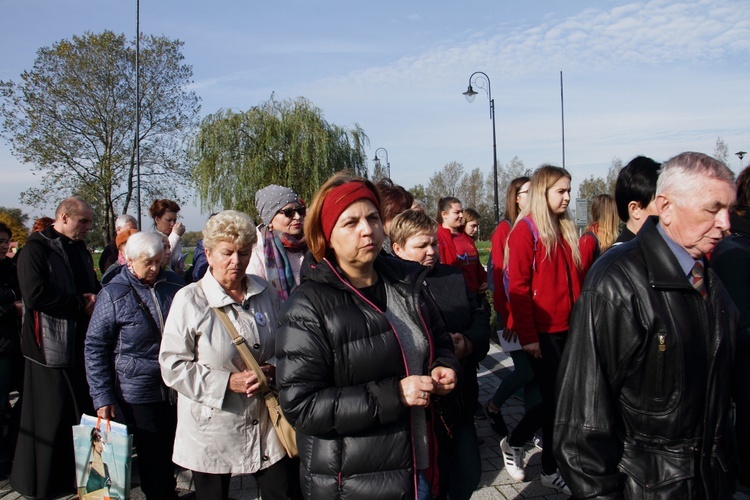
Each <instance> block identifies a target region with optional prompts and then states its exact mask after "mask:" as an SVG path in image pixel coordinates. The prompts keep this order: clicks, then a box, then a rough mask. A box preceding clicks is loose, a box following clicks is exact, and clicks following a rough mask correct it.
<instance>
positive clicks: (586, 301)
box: [553, 217, 738, 499]
mask: <svg viewBox="0 0 750 500" xmlns="http://www.w3.org/2000/svg"><path fill="white" fill-rule="evenodd" d="M657 222H658V219H657V218H656V217H651V218H649V220H647V221H646V223H645V224H644V225H643V227H642V228H641V230H640V231H639V232H638V236H637V237H636V239H634V240H632V241H630V242H628V243H624V244H622V245H618V246H617V247H614V248H612V249H611V250H609V251H607V252H606V253H604V254H603V255H602V256H601V257H600V258H599V259H598V260H597V261H596V262H595V263H594V266H593V267H592V268H591V270H590V271H589V273H588V275H587V277H586V282H585V283H584V287H583V291H582V293H581V297H580V298H579V299H578V302H577V303H576V305H575V307H574V309H573V314H572V316H571V323H570V334H569V337H568V341H567V344H566V346H565V351H564V353H563V357H562V361H561V363H560V373H559V375H558V392H557V394H558V398H557V411H556V415H555V428H554V443H553V449H554V452H555V458H557V462H558V466H559V467H560V471H561V472H562V474H563V477H564V478H565V480H566V481H567V484H568V486H569V487H570V489H571V491H572V492H573V495H574V496H575V497H577V498H612V499H614V498H660V499H661V498H663V499H673V498H691V499H704V498H705V499H709V498H710V499H721V498H731V496H732V491H733V488H734V485H733V480H732V479H731V469H732V468H733V465H734V459H735V445H734V433H733V429H732V423H731V420H730V418H729V402H730V388H731V378H730V372H731V369H732V362H733V355H734V349H735V328H736V325H737V320H738V312H737V309H736V308H735V307H734V304H732V301H731V299H730V298H729V295H728V294H727V291H726V290H725V289H724V286H723V285H722V284H721V281H720V280H719V279H718V278H717V277H716V274H715V273H714V272H713V270H712V269H710V268H707V272H706V275H705V283H706V289H707V292H708V296H707V300H708V301H709V307H708V308H707V307H706V304H705V302H704V299H703V297H701V294H700V293H698V291H697V290H695V289H694V288H693V287H692V285H691V284H690V282H689V281H688V279H687V277H686V275H685V273H684V272H683V270H682V268H681V267H680V265H679V263H678V261H677V259H676V258H675V256H674V254H673V253H672V251H671V250H670V249H669V247H668V246H667V243H666V242H665V241H664V239H663V238H662V237H661V235H660V234H659V233H658V231H657V228H656V223H657ZM707 309H708V310H710V311H712V312H709V311H708V310H707Z"/></svg>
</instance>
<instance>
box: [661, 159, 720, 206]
mask: <svg viewBox="0 0 750 500" xmlns="http://www.w3.org/2000/svg"><path fill="white" fill-rule="evenodd" d="M707 177H708V178H711V179H717V180H720V181H724V182H726V183H727V184H729V185H730V186H732V188H734V173H733V172H732V171H731V170H730V169H729V167H727V166H726V165H725V164H724V163H723V162H721V161H719V160H717V159H716V158H714V157H712V156H708V155H707V154H703V153H694V152H692V151H687V152H685V153H680V154H678V155H677V156H675V157H674V158H671V159H669V160H667V161H666V162H664V164H663V165H662V167H661V173H660V174H659V179H658V180H657V181H656V196H659V195H663V194H665V193H670V194H673V195H676V201H677V203H683V204H684V203H689V202H690V200H691V199H692V197H693V196H694V195H695V194H696V193H699V192H700V191H701V190H702V189H703V183H704V181H705V179H706V178H707Z"/></svg>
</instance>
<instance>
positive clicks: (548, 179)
mask: <svg viewBox="0 0 750 500" xmlns="http://www.w3.org/2000/svg"><path fill="white" fill-rule="evenodd" d="M563 177H567V178H568V179H571V176H570V172H568V171H567V170H565V169H564V168H561V167H555V166H554V165H542V166H541V167H539V168H537V169H536V170H535V171H534V173H533V175H532V176H531V186H530V187H529V202H528V203H527V204H526V208H524V209H523V210H522V211H521V213H520V214H518V219H517V220H516V221H515V223H514V224H513V230H515V229H516V226H517V225H518V224H519V223H520V222H521V219H523V218H524V217H526V216H531V218H532V219H533V220H534V224H536V227H537V231H539V241H541V243H542V245H544V252H545V256H546V257H547V258H549V256H550V253H551V252H552V250H554V249H555V248H556V247H557V240H558V237H559V236H560V235H562V237H563V239H564V240H565V241H566V242H567V243H568V246H569V247H570V250H571V252H572V253H573V262H575V265H576V267H578V268H580V267H581V252H580V251H579V250H578V232H577V231H576V226H575V222H574V221H573V217H572V215H571V214H570V210H568V209H566V210H565V212H564V213H562V214H561V215H559V216H557V217H554V218H553V217H552V216H551V214H550V209H549V203H548V202H547V191H549V190H550V188H551V187H552V186H554V185H555V183H556V182H557V181H559V180H560V179H561V178H563ZM524 224H525V222H524ZM509 249H510V248H509V246H506V247H505V263H506V265H507V263H508V254H509Z"/></svg>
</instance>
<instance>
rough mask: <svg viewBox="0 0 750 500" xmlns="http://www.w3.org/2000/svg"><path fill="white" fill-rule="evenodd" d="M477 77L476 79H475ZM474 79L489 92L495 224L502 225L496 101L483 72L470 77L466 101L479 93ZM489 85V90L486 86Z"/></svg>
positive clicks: (477, 84) (476, 72)
mask: <svg viewBox="0 0 750 500" xmlns="http://www.w3.org/2000/svg"><path fill="white" fill-rule="evenodd" d="M474 77H476V78H474ZM472 79H473V83H474V85H476V86H477V87H478V88H480V89H484V90H485V91H486V92H487V98H488V99H489V100H490V118H491V119H492V186H493V188H494V205H495V224H499V223H500V205H499V201H498V196H497V139H496V134H495V100H494V99H493V98H492V88H491V85H490V77H489V76H487V73H484V72H483V71H475V72H474V73H472V74H471V76H469V88H468V89H467V90H466V92H464V93H463V94H464V96H466V100H467V101H469V102H472V101H473V100H474V97H475V96H476V95H477V92H476V91H474V88H473V87H472ZM485 83H486V84H487V88H485V87H484V84H485Z"/></svg>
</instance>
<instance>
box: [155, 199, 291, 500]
mask: <svg viewBox="0 0 750 500" xmlns="http://www.w3.org/2000/svg"><path fill="white" fill-rule="evenodd" d="M256 241H257V236H256V229H255V225H254V224H253V222H252V220H251V219H250V217H249V216H248V215H246V214H244V213H241V212H236V211H233V210H225V211H224V212H221V213H219V214H217V215H216V216H214V217H212V218H210V219H209V220H208V222H206V227H205V228H204V229H203V244H204V246H205V251H206V258H207V259H208V264H209V268H208V272H207V273H206V274H205V276H204V277H203V279H201V280H200V281H199V282H197V283H192V284H190V285H188V286H187V287H185V288H183V289H182V290H180V292H178V294H177V296H176V297H175V300H174V303H173V304H172V309H171V311H170V314H169V317H168V318H167V323H166V326H165V329H164V338H163V340H162V347H161V352H160V354H159V361H160V363H161V373H162V377H163V378H164V381H165V382H166V384H167V385H168V386H170V387H172V388H174V389H175V390H176V391H177V392H178V393H179V398H178V403H177V434H176V437H175V445H174V454H173V457H172V458H173V460H174V462H175V463H176V464H177V465H180V466H182V467H185V468H187V469H190V470H191V471H193V481H194V484H195V492H196V498H198V499H204V498H205V499H209V498H210V499H222V498H224V499H226V498H227V497H228V493H229V480H230V478H231V475H232V474H252V475H253V476H254V477H255V478H256V480H257V481H258V485H259V488H260V492H261V496H262V498H264V499H268V498H300V495H299V486H298V483H299V479H298V474H297V467H298V466H297V461H296V460H292V459H290V458H288V457H287V456H286V452H285V450H284V448H283V446H282V444H281V443H280V442H279V439H278V438H277V437H276V433H275V431H274V429H273V426H272V424H271V421H270V419H269V416H268V412H267V410H266V406H265V404H264V401H263V397H262V395H261V394H260V384H259V382H258V378H257V377H256V376H255V374H254V372H253V371H252V370H251V369H250V368H249V367H248V366H246V365H245V363H244V362H243V361H242V358H241V356H240V353H239V351H238V350H237V348H236V347H235V345H234V344H233V341H232V337H231V335H230V332H229V331H228V330H227V329H226V328H225V327H224V326H223V324H222V322H221V320H220V318H219V315H218V313H219V311H215V310H214V309H220V310H221V311H223V312H224V313H226V315H227V316H228V317H229V320H230V321H231V324H232V326H233V327H234V328H235V329H236V330H237V332H238V333H239V335H240V336H242V337H243V338H244V339H245V341H246V343H247V345H248V346H249V347H250V351H251V352H252V355H253V356H254V357H255V360H256V361H257V363H258V364H259V365H260V366H261V369H262V370H263V372H264V374H265V375H266V378H267V379H268V380H269V382H272V381H273V379H274V377H275V367H274V366H273V363H274V361H275V359H274V348H275V336H276V324H277V314H278V309H279V300H278V296H277V295H276V293H275V292H274V291H273V290H272V289H271V288H270V287H269V285H268V283H267V282H266V281H265V280H263V279H261V278H259V277H257V276H253V275H247V274H245V270H246V269H247V266H248V263H249V262H250V256H251V254H252V250H253V245H255V243H256Z"/></svg>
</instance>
